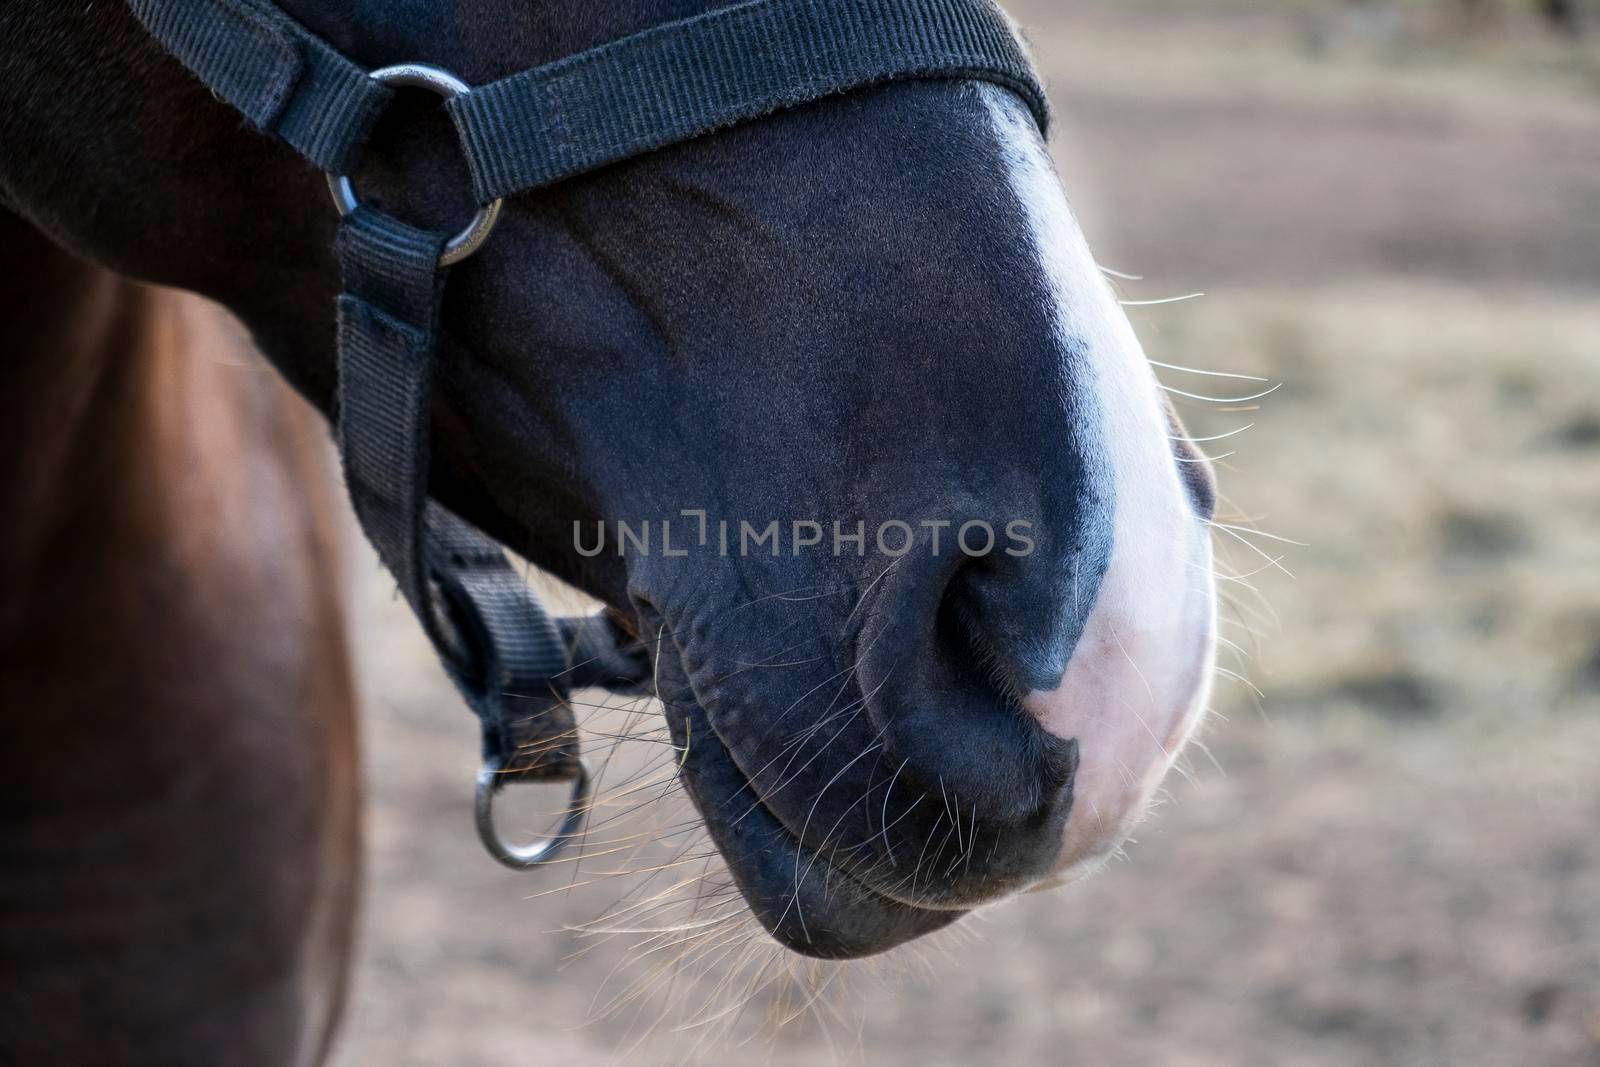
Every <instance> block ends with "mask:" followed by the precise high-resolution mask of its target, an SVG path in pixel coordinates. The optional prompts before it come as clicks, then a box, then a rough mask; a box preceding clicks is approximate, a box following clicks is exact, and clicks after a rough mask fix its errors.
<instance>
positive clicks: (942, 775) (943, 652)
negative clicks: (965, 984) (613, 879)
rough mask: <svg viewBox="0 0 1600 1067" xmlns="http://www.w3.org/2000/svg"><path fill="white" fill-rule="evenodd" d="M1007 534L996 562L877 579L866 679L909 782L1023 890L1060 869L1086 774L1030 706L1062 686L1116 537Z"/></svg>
mask: <svg viewBox="0 0 1600 1067" xmlns="http://www.w3.org/2000/svg"><path fill="white" fill-rule="evenodd" d="M1001 530H1002V531H1003V532H1001V534H1000V536H999V537H998V538H996V539H995V543H994V545H993V546H992V547H991V548H990V550H989V551H985V552H970V553H969V552H968V551H966V549H965V548H961V549H958V551H957V552H956V553H954V554H943V553H941V554H939V555H934V554H932V553H928V552H924V553H921V554H919V555H916V556H908V557H906V558H902V559H901V560H899V561H898V562H897V564H896V565H895V566H894V567H893V568H892V569H891V570H890V571H889V572H888V573H886V574H885V575H884V576H883V578H882V579H881V580H880V583H879V584H880V586H881V590H880V595H879V596H878V597H877V598H876V603H874V604H873V605H872V616H873V618H874V620H875V621H876V625H874V626H872V627H869V628H865V629H864V630H863V632H862V634H861V636H860V640H861V646H860V655H859V667H858V669H859V671H860V672H861V680H862V685H863V691H864V692H865V693H867V694H868V697H867V713H868V714H869V715H870V716H871V717H872V718H873V720H874V724H875V726H876V727H877V729H878V730H879V732H880V735H881V737H882V739H883V743H884V745H885V747H886V748H887V749H888V750H889V751H891V752H892V753H893V754H894V755H895V756H896V757H897V758H898V760H899V761H900V764H899V765H900V767H901V768H902V772H901V773H902V775H903V776H909V777H910V778H911V779H912V780H914V781H916V782H918V783H920V784H921V787H922V788H923V789H925V790H926V791H927V792H928V793H929V794H931V796H932V799H933V801H934V802H935V805H934V806H935V810H937V809H938V808H939V806H941V805H942V806H944V807H945V808H946V809H947V810H949V811H950V812H951V815H950V818H951V819H952V820H956V819H965V820H967V821H968V825H969V826H971V825H974V824H976V825H983V826H987V827H990V828H991V829H992V831H993V838H994V841H995V845H994V847H993V850H992V851H991V852H990V855H989V856H988V858H987V861H986V862H985V863H983V864H982V865H981V866H982V867H983V876H984V878H985V879H987V884H988V885H991V886H996V887H1000V886H1008V885H1009V886H1010V887H1011V888H1015V883H1016V882H1019V881H1029V880H1032V879H1035V878H1038V877H1042V876H1044V875H1045V874H1048V873H1049V871H1050V870H1051V869H1052V867H1053V864H1054V860H1055V857H1056V854H1057V853H1058V852H1059V850H1060V847H1061V841H1062V834H1063V827H1064V825H1065V822H1066V819H1067V817H1068V814H1069V812H1070V811H1071V808H1072V805H1073V781H1074V778H1075V776H1076V773H1077V769H1078V762H1079V760H1078V755H1079V754H1078V743H1077V740H1076V739H1075V738H1071V737H1062V736H1058V735H1055V734H1052V733H1050V732H1049V731H1048V730H1046V729H1044V727H1043V725H1042V723H1041V722H1040V720H1039V718H1038V716H1037V715H1035V714H1033V713H1032V712H1031V711H1030V710H1029V709H1028V707H1027V706H1026V703H1025V702H1026V700H1027V698H1028V696H1029V694H1032V693H1036V692H1039V691H1050V690H1054V689H1056V688H1057V687H1058V686H1059V684H1060V683H1061V680H1062V677H1063V675H1064V673H1065V671H1066V669H1067V665H1068V663H1069V661H1070V660H1071V658H1072V654H1073V650H1074V647H1075V645H1076V643H1077V641H1078V639H1079V636H1080V635H1081V634H1082V633H1083V632H1084V630H1085V627H1086V626H1087V624H1088V619H1089V616H1090V614H1091V611H1092V609H1093V605H1094V603H1095V600H1096V594H1097V591H1098V588H1099V585H1100V582H1101V579H1102V577H1103V575H1104V574H1105V572H1106V569H1107V566H1108V562H1109V558H1110V550H1111V544H1110V541H1111V538H1110V530H1109V518H1108V517H1105V512H1104V511H1103V510H1100V509H1094V510H1090V511H1087V512H1085V513H1084V514H1083V515H1082V516H1080V517H1079V518H1078V519H1077V520H1076V521H1075V522H1073V523H1056V524H1052V526H1051V527H1049V528H1043V529H1041V528H1037V527H1034V526H1032V525H1025V524H1021V523H1008V524H1004V525H1003V526H1002V527H1001ZM978 540H984V539H982V538H979V539H978ZM983 840H984V841H985V843H986V845H987V843H988V841H989V837H988V836H987V835H984V836H983ZM986 851H989V849H987V848H986ZM974 873H976V872H974ZM949 888H950V889H951V890H952V891H957V890H958V887H956V886H954V885H951V886H949Z"/></svg>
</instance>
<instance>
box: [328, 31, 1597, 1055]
mask: <svg viewBox="0 0 1600 1067" xmlns="http://www.w3.org/2000/svg"><path fill="white" fill-rule="evenodd" d="M1385 7H1386V5H1383V4H1374V3H1366V4H1348V5H1347V4H1334V3H1325V4H1319V3H1313V2H1309V0H1305V2H1290V0H1284V2H1281V3H1279V2H1268V0H1259V2H1254V3H1251V2H1245V0H1239V2H1234V3H1222V2H1200V0H1192V2H1185V3H1178V2H1176V0H1172V2H1166V3H1158V2H1155V0H1141V2H1121V3H1116V2H1112V0H1105V2H1097V3H1078V2H1072V3H1065V2H1062V0H1029V2H1027V3H1018V4H1015V5H1014V6H1013V10H1014V12H1015V13H1016V14H1017V15H1018V16H1019V18H1020V19H1021V21H1022V22H1023V23H1024V25H1025V26H1026V27H1027V28H1028V29H1029V31H1030V34H1031V36H1032V38H1033V40H1034V42H1035V45H1036V48H1037V51H1038V55H1039V58H1040V61H1041V63H1042V64H1043V66H1044V67H1045V69H1046V70H1047V71H1048V73H1049V74H1050V77H1051V79H1052V82H1051V87H1052V92H1053V95H1054V97H1055V100H1056V103H1057V106H1058V108H1059V112H1060V117H1061V123H1060V128H1059V130H1058V132H1057V136H1056V140H1055V148H1056V152H1057V155H1058V158H1059V160H1060V162H1061V165H1062V169H1063V172H1064V174H1065V175H1066V176H1067V180H1068V184H1069V191H1070V192H1071V194H1072V196H1073V199H1074V201H1075V204H1076V206H1077V207H1078V209H1079V211H1080V214H1081V215H1082V216H1083V219H1084V223H1085V227H1086V229H1088V231H1089V234H1090V237H1091V240H1092V241H1093V242H1094V243H1095V246H1096V248H1097V250H1098V252H1099V254H1100V256H1101V259H1102V261H1103V262H1104V263H1105V264H1106V265H1108V266H1112V267H1116V268H1118V269H1120V270H1123V271H1132V272H1135V273H1140V274H1143V275H1145V276H1146V277H1147V280H1146V281H1143V282H1139V283H1132V282H1128V283H1122V287H1123V288H1124V290H1125V292H1126V294H1127V296H1128V298H1129V299H1155V298H1160V297H1166V296H1175V295H1181V294H1184V293H1189V292H1193V291H1196V290H1205V291H1206V292H1207V293H1209V295H1208V296H1207V297H1206V298H1204V299H1203V300H1196V301H1192V302H1186V303H1179V304H1170V305H1164V306H1159V307H1140V308H1134V309H1131V313H1132V314H1133V315H1134V319H1135V324H1136V326H1137V327H1138V328H1139V330H1140V333H1141V335H1142V336H1143V338H1144V340H1145V342H1146V345H1147V348H1148V350H1149V352H1150V355H1151V357H1152V358H1153V359H1156V360H1160V361H1163V362H1167V363H1173V364H1181V365H1184V366H1190V367H1200V368H1205V369H1209V370H1218V371H1228V372H1233V373H1241V374H1252V375H1259V376H1262V377H1266V378H1270V379H1271V380H1272V381H1274V382H1281V383H1282V388H1281V389H1280V390H1279V391H1278V392H1276V393H1275V394H1273V395H1272V396H1271V397H1269V398H1268V399H1267V400H1266V401H1265V402H1263V403H1262V404H1260V405H1259V410H1256V409H1255V408H1256V405H1229V404H1208V403H1200V402H1190V403H1186V405H1185V407H1184V409H1183V410H1184V413H1185V415H1186V417H1187V418H1189V419H1190V420H1191V429H1192V430H1193V431H1194V432H1195V434H1196V435H1197V436H1205V435H1210V434H1220V433H1225V432H1228V431H1231V430H1234V429H1237V428H1238V427H1241V426H1245V425H1250V426H1251V427H1252V428H1251V429H1250V430H1249V431H1248V432H1245V433H1242V434H1239V435H1238V436H1236V437H1230V438H1228V439H1226V440H1223V441H1218V442H1216V443H1215V444H1213V445H1211V446H1210V447H1211V448H1212V450H1213V453H1215V454H1218V455H1222V454H1225V453H1227V454H1228V455H1227V456H1226V458H1224V459H1223V460H1222V461H1221V467H1222V470H1221V473H1222V477H1223V479H1224V488H1225V491H1226V494H1227V497H1228V500H1229V503H1228V508H1229V510H1230V512H1232V514H1233V516H1234V519H1235V520H1237V521H1239V523H1240V525H1250V526H1253V527H1254V528H1255V529H1257V530H1260V531H1264V532H1265V533H1268V534H1275V535H1279V536H1281V537H1285V538H1289V539H1292V540H1293V541H1297V542H1302V543H1303V545H1294V544H1288V543H1285V542H1282V541H1277V540H1273V539H1271V538H1269V537H1265V536H1261V535H1258V534H1242V535H1241V537H1242V538H1243V540H1240V539H1236V538H1235V537H1233V535H1232V534H1231V533H1226V532H1224V533H1219V538H1220V541H1219V549H1220V550H1221V552H1222V554H1223V556H1224V560H1225V565H1226V566H1227V567H1228V568H1230V571H1229V573H1231V574H1233V575H1236V576H1237V580H1232V581H1227V582H1225V583H1224V586H1225V591H1226V593H1227V595H1228V600H1229V608H1228V613H1227V614H1228V617H1229V623H1228V625H1227V628H1226V630H1225V633H1226V635H1227V636H1228V638H1229V640H1230V641H1232V642H1233V643H1235V644H1236V645H1237V646H1238V650H1237V651H1236V652H1232V653H1230V654H1229V655H1228V656H1226V657H1225V660H1224V662H1225V666H1226V667H1227V669H1228V670H1229V671H1230V672H1234V673H1238V674H1241V675H1245V676H1247V677H1248V678H1249V680H1250V683H1251V685H1253V686H1255V687H1259V689H1260V690H1261V692H1262V694H1264V695H1260V696H1258V695H1257V694H1256V693H1255V692H1253V690H1252V688H1251V687H1250V686H1249V685H1245V684H1242V683H1239V682H1235V681H1233V680H1232V679H1224V681H1223V683H1222V685H1221V686H1220V687H1219V689H1218V692H1217V696H1216V699H1215V701H1214V707H1215V711H1216V714H1215V715H1214V717H1213V719H1212V721H1211V723H1210V725H1209V727H1208V728H1207V730H1206V733H1205V736H1204V742H1205V749H1203V750H1202V749H1196V750H1193V751H1192V752H1191V753H1190V756H1189V758H1188V759H1187V760H1186V762H1185V768H1186V772H1187V773H1186V774H1185V775H1184V776H1182V777H1175V779H1174V781H1173V784H1172V785H1171V787H1170V790H1169V793H1170V796H1169V797H1168V799H1167V802H1166V803H1165V804H1164V805H1163V806H1162V807H1161V808H1160V810H1159V811H1158V812H1157V813H1156V815H1155V817H1154V818H1153V819H1152V820H1151V821H1150V822H1149V823H1148V824H1147V825H1146V826H1145V827H1144V828H1143V829H1142V831H1141V832H1140V833H1139V834H1138V841H1137V842H1136V844H1134V845H1132V846H1131V847H1130V848H1129V849H1128V854H1127V857H1126V859H1125V861H1122V862H1117V863H1114V864H1113V865H1112V866H1111V867H1110V868H1109V869H1108V870H1106V871H1105V872H1104V873H1103V874H1101V875H1099V876H1098V877H1096V878H1094V879H1092V880H1090V881H1088V882H1086V883H1084V884H1081V885H1078V886H1076V887H1073V888H1071V889H1069V890H1066V891H1062V892H1058V893H1052V894H1046V895H1038V896H1033V897H1029V898H1027V899H1024V900H1021V901H1015V902H1011V903H1007V904H1005V905H1002V906H999V907H997V908H994V909H992V910H989V911H986V912H984V913H982V914H980V915H978V916H976V917H974V918H973V919H970V920H968V921H966V922H964V923H963V924H961V926H960V927H959V928H958V929H957V930H956V931H955V932H954V933H950V934H946V935H944V936H943V937H942V938H940V939H936V940H935V941H934V942H931V943H929V944H928V945H926V946H916V947H913V948H911V949H909V950H906V951H903V952H901V953H899V954H897V955H896V956H891V957H890V958H889V959H888V960H887V961H884V962H875V963H872V964H869V965H858V966H853V967H848V968H842V969H841V968H833V969H824V968H819V967H812V966H809V965H801V964H799V962H798V961H795V960H792V959H790V958H787V957H783V956H781V955H779V954H778V953H777V952H776V950H775V949H773V948H771V947H770V946H769V945H768V944H767V943H766V942H765V941H763V940H762V939H760V938H759V937H753V936H752V935H751V933H750V930H749V928H748V926H747V925H746V924H745V922H744V921H742V920H741V919H740V918H739V917H738V916H739V914H740V913H739V911H738V908H737V905H736V903H735V902H733V901H731V900H730V899H729V898H728V896H727V894H726V892H725V891H719V889H718V888H717V887H718V885H719V883H718V881H717V874H716V869H715V865H714V864H713V863H708V862H705V861H703V859H702V857H703V856H704V852H705V849H706V847H707V846H706V845H705V844H704V842H703V841H702V840H700V839H699V838H698V837H697V835H696V834H695V832H694V831H693V827H692V819H691V818H690V812H689V809H688V806H687V804H686V802H685V801H683V800H682V798H681V797H679V796H678V795H677V793H676V791H675V789H674V788H673V787H672V785H671V775H670V761H669V760H668V759H667V757H666V754H665V751H664V747H663V746H662V745H661V744H660V743H659V738H660V734H659V732H658V730H657V723H656V718H655V713H654V711H653V709H652V708H651V707H650V706H649V705H648V704H638V705H633V706H629V705H626V704H622V703H619V702H616V701H612V702H610V705H608V706H606V707H597V708H596V709H594V711H593V714H592V716H591V718H590V722H589V726H590V729H591V732H592V733H593V734H594V736H595V737H596V741H595V743H594V745H593V747H594V748H595V749H597V750H599V751H598V755H599V756H600V757H602V758H604V759H606V770H605V781H604V783H603V785H604V786H605V787H607V792H608V802H607V806H606V807H605V808H604V809H603V811H602V813H601V815H600V817H599V818H598V820H597V823H598V825H597V828H596V830H595V835H594V836H595V844H594V845H593V846H592V847H591V849H590V854H589V855H587V856H586V857H585V858H584V859H583V860H582V861H581V863H578V864H569V865H567V867H566V868H565V869H562V870H557V871H547V872H542V873H538V874H532V875H524V876H516V875H511V874H508V873H505V872H502V871H500V870H498V869H497V868H495V867H494V866H493V865H492V864H491V863H490V862H489V861H488V860H487V859H486V858H485V857H484V856H483V855H482V854H481V852H480V851H479V849H478V846H477V844H476V842H475V841H474V840H473V838H472V835H471V832H470V825H469V805H470V767H471V764H472V760H473V749H474V743H475V742H474V738H473V728H472V726H471V723H470V722H469V721H468V716H467V715H466V713H465V712H464V711H463V710H462V709H461V708H460V707H459V705H458V704H457V703H456V701H455V700H454V698H453V697H452V695H451V694H450V692H449V691H448V688H447V686H446V685H445V683H444V681H443V680H442V678H441V677H440V675H439V674H438V672H437V669H436V668H435V667H434V666H433V664H432V662H431V658H430V657H429V655H428V653H427V651H426V648H425V646H424V643H423V641H422V639H421V637H420V635H419V634H418V632H417V631H416V629H415V626H414V625H413V624H412V622H411V621H410V619H409V618H408V617H407V616H406V615H405V613H404V611H403V610H402V608H401V607H400V605H399V604H398V603H397V602H396V601H395V600H394V598H393V597H392V596H391V595H390V591H391V586H390V585H389V584H388V583H386V582H385V581H384V580H383V579H382V577H381V576H380V575H378V574H377V573H376V565H375V564H374V563H373V562H372V561H371V559H370V557H367V556H358V559H357V566H356V568H355V569H356V570H357V571H358V572H359V578H360V609H359V610H360V617H359V619H358V625H357V634H358V637H359V641H360V644H361V654H362V658H363V663H364V665H365V689H366V696H367V701H368V705H369V719H368V723H367V730H366V741H367V747H368V753H369V756H368V760H369V770H370V779H371V783H372V795H373V798H374V808H373V811H372V816H371V820H370V838H371V851H372V863H371V880H370V891H369V903H368V906H367V912H366V920H365V926H364V929H365V944H364V951H363V954H362V961H361V970H360V974H359V977H358V982H357V986H356V990H355V997H354V1004H353V1009H352V1011H351V1014H350V1018H349V1023H348V1026H347V1032H346V1037H345V1040H344V1044H343V1052H342V1055H341V1059H340V1063H341V1064H342V1065H344V1067H354V1065H358V1064H379V1063H381V1064H395V1065H409V1064H418V1065H420V1064H430V1065H432V1064H452V1065H453V1064H461V1065H476V1064H484V1065H488V1064H494V1065H501V1064H512V1063H548V1064H602V1063H624V1062H625V1063H628V1064H669V1063H711V1064H725V1063H745V1062H750V1063H774V1064H825V1063H833V1062H847V1063H867V1064H916V1065H918V1067H928V1065H935V1064H972V1063H1018V1062H1031V1063H1046V1064H1161V1065H1188V1064H1193V1065H1201V1064H1206V1065H1209V1064H1217V1065H1234V1064H1240V1065H1250V1064H1263V1065H1269V1064H1270V1065H1276V1064H1308V1065H1309V1064H1329V1065H1334V1064H1338V1065H1348V1064H1368V1063H1371V1064H1501V1063H1515V1064H1518V1065H1531V1064H1546V1063H1549V1064H1584V1063H1587V1064H1600V833H1597V829H1596V828H1597V826H1600V536H1597V534H1596V530H1597V528H1600V300H1597V299H1596V294H1597V293H1600V60H1597V58H1596V53H1595V51H1594V48H1593V46H1592V45H1581V44H1571V43H1565V42H1558V41H1556V40H1555V39H1554V38H1550V39H1544V38H1542V37H1540V36H1538V35H1537V34H1536V33H1534V32H1533V31H1532V30H1531V28H1527V27H1521V26H1519V25H1516V24H1513V25H1512V27H1511V28H1510V29H1509V30H1505V31H1503V32H1502V31H1498V30H1495V29H1493V28H1491V29H1488V30H1485V29H1483V28H1481V27H1479V28H1476V29H1473V30H1472V31H1471V32H1465V31H1463V32H1460V33H1453V32H1452V31H1451V28H1450V27H1449V26H1441V24H1439V23H1437V22H1433V21H1429V20H1427V19H1418V18H1413V17H1412V16H1411V14H1410V12H1411V11H1412V10H1413V9H1411V8H1406V9H1405V11H1404V12H1403V13H1402V14H1403V17H1402V15H1395V16H1394V17H1392V18H1387V19H1386V18H1384V17H1381V16H1382V12H1383V10H1384V9H1385ZM1597 32H1600V28H1597ZM1161 373H1162V377H1163V379H1164V380H1165V381H1166V382H1167V383H1168V384H1170V385H1173V386H1175V387H1177V388H1181V389H1185V390H1189V391H1192V392H1201V393H1211V395H1215V396H1227V395H1229V394H1228V390H1229V389H1234V388H1238V387H1240V386H1242V385H1249V383H1238V382H1227V381H1225V380H1220V379H1205V378H1199V377H1196V376H1194V375H1190V374H1185V373H1183V372H1179V371H1167V370H1163V371H1162V372H1161ZM1246 542H1248V543H1246ZM1285 571H1288V572H1293V577H1291V576H1290V575H1289V574H1288V573H1285ZM594 699H596V700H600V699H601V698H599V697H595V698H594ZM606 734H612V735H617V736H622V735H627V736H628V737H629V738H630V739H629V740H626V741H622V742H619V743H618V744H617V745H616V746H615V747H614V750H612V751H609V752H608V751H607V744H606V738H605V737H604V736H603V735H606ZM680 856H681V857H682V862H681V863H680V864H678V865H674V866H666V867H664V869H662V870H659V871H656V872H654V873H649V872H648V871H647V868H650V867H652V866H662V865H665V864H667V863H668V862H669V861H671V860H673V859H674V858H675V857H680ZM619 870H621V871H632V872H635V873H631V874H620V875H612V876H608V872H613V871H619ZM702 870H704V871H705V872H706V878H707V880H708V881H707V882H706V883H704V884H702V883H700V882H698V881H696V879H697V878H698V877H699V876H700V874H701V872H702ZM681 882H688V883H689V884H687V885H682V886H680V885H679V883H681ZM707 886H709V899H708V900H706V901H703V902H702V903H701V904H700V905H699V906H698V908H697V907H696V905H695V904H694V903H693V901H692V897H693V894H694V891H695V890H696V889H697V888H701V889H703V888H706V887H707ZM675 887H676V888H675ZM658 893H660V894H661V895H660V896H659V897H655V896H654V894H658ZM607 916H609V917H607ZM675 919H676V920H677V921H680V922H692V923H695V924H697V929H696V931H695V932H696V934H697V937H696V939H695V940H693V941H690V940H688V934H669V935H659V934H656V935H653V934H650V933H642V932H633V931H639V930H642V929H644V928H647V927H649V928H654V927H660V926H662V925H668V924H671V923H672V922H673V921H674V920H675ZM583 924H590V929H589V930H588V931H587V932H584V931H581V930H577V929H576V928H577V927H580V926H582V925H583Z"/></svg>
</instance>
